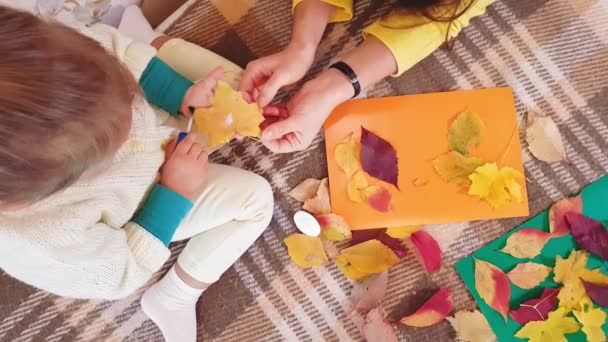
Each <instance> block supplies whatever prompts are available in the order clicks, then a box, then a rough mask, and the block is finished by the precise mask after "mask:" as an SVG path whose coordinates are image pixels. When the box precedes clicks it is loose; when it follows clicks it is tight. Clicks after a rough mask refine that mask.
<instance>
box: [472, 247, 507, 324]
mask: <svg viewBox="0 0 608 342" xmlns="http://www.w3.org/2000/svg"><path fill="white" fill-rule="evenodd" d="M475 289H476V290H477V293H478V294H479V297H481V299H483V300H484V301H485V302H486V304H488V305H489V306H490V307H491V308H492V309H494V310H496V311H497V312H498V313H499V314H500V315H501V316H502V317H503V318H504V319H505V321H506V320H507V314H508V313H509V300H510V298H511V284H510V283H509V278H508V277H507V275H506V274H505V273H504V272H503V271H501V270H500V269H499V268H498V267H496V266H494V265H492V264H490V263H489V262H486V261H483V260H478V259H475Z"/></svg>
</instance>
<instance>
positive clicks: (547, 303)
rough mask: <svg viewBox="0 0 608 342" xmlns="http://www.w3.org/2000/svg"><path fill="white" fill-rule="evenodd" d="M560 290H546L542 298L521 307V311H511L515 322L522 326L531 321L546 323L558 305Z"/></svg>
mask: <svg viewBox="0 0 608 342" xmlns="http://www.w3.org/2000/svg"><path fill="white" fill-rule="evenodd" d="M558 292H559V289H554V288H550V287H548V288H545V290H544V291H543V293H542V294H541V295H540V298H535V299H530V300H528V301H525V302H523V303H522V304H520V305H519V309H517V310H511V312H509V314H510V315H511V318H513V320H514V321H515V322H517V323H519V324H521V325H525V324H526V323H528V322H531V321H544V320H546V319H547V317H548V316H549V312H551V311H553V309H554V308H555V304H557V293H558Z"/></svg>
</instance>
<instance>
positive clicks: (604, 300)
mask: <svg viewBox="0 0 608 342" xmlns="http://www.w3.org/2000/svg"><path fill="white" fill-rule="evenodd" d="M583 285H584V286H585V291H587V294H588V295H589V297H591V300H592V301H593V302H594V303H595V304H597V305H599V306H601V307H603V308H606V309H608V286H600V285H595V284H592V283H589V282H586V281H584V280H583Z"/></svg>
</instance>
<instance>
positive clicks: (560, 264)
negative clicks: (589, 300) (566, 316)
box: [553, 251, 608, 312]
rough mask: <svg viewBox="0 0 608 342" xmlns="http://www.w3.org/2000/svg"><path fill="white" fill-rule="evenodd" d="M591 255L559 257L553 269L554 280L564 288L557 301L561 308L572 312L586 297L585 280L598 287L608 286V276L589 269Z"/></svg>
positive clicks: (577, 253)
mask: <svg viewBox="0 0 608 342" xmlns="http://www.w3.org/2000/svg"><path fill="white" fill-rule="evenodd" d="M588 258H589V253H587V252H585V251H572V252H570V255H569V256H568V258H566V259H563V258H562V257H561V256H557V258H556V259H555V267H554V269H553V273H554V277H553V280H554V281H555V282H556V283H560V284H562V285H563V286H562V287H561V289H560V291H559V295H558V296H557V299H559V306H560V307H563V308H565V309H566V310H567V312H570V310H572V309H573V308H574V307H576V305H577V304H578V303H579V301H580V300H581V299H582V298H583V297H584V296H585V287H584V285H583V280H584V281H586V282H589V283H593V284H596V285H602V286H608V276H606V275H604V274H602V273H601V272H600V270H599V269H594V270H589V269H587V260H588Z"/></svg>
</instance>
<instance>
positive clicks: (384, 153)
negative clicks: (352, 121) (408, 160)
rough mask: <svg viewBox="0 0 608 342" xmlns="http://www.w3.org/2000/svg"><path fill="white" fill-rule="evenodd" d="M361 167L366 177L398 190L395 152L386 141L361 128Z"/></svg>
mask: <svg viewBox="0 0 608 342" xmlns="http://www.w3.org/2000/svg"><path fill="white" fill-rule="evenodd" d="M361 166H362V167H363V170H365V172H367V174H368V175H370V176H372V177H374V178H377V179H379V180H381V181H385V182H387V183H389V184H392V185H394V186H395V187H396V188H397V189H399V184H398V177H399V166H398V160H397V151H395V148H394V147H393V145H391V144H390V143H389V142H388V141H386V140H384V139H382V138H380V137H379V136H377V135H376V134H374V133H372V132H370V131H368V130H367V129H365V128H364V127H361Z"/></svg>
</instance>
